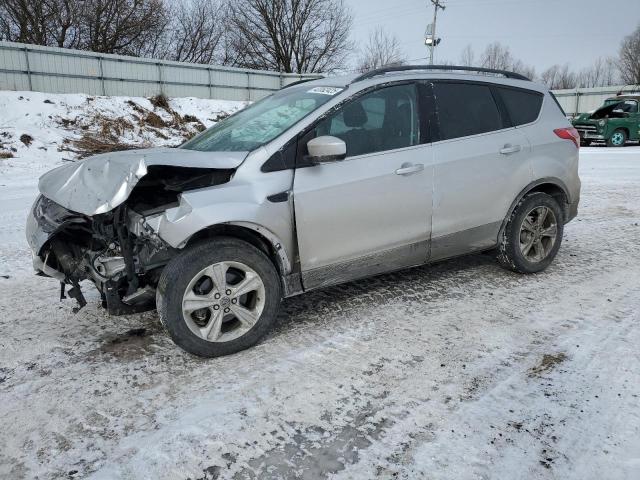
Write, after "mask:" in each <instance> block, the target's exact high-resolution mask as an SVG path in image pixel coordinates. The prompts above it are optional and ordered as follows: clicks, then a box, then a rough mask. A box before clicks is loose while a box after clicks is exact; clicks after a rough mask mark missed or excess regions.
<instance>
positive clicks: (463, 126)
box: [434, 82, 503, 140]
mask: <svg viewBox="0 0 640 480" xmlns="http://www.w3.org/2000/svg"><path fill="white" fill-rule="evenodd" d="M434 94H435V98H436V108H437V111H438V125H439V127H440V138H441V139H442V140H448V139H451V138H459V137H467V136H469V135H476V134H478V133H486V132H492V131H495V130H500V129H502V128H503V124H502V117H501V116H500V112H499V110H498V106H497V105H496V102H495V100H494V98H493V95H492V93H491V88H490V87H489V86H488V85H481V84H473V83H453V82H452V83H446V82H437V83H435V84H434Z"/></svg>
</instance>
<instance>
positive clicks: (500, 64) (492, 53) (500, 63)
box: [480, 42, 513, 70]
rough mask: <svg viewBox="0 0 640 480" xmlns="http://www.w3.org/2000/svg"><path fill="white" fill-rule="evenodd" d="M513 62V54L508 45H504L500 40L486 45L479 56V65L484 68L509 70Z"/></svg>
mask: <svg viewBox="0 0 640 480" xmlns="http://www.w3.org/2000/svg"><path fill="white" fill-rule="evenodd" d="M512 64H513V56H512V55H511V50H509V47H505V46H504V45H502V44H501V43H500V42H494V43H491V44H489V45H487V48H485V50H484V52H483V53H482V55H481V56H480V65H481V66H482V67H484V68H494V69H496V70H509V68H511V65H512Z"/></svg>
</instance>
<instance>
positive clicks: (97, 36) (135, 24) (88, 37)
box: [81, 0, 169, 56]
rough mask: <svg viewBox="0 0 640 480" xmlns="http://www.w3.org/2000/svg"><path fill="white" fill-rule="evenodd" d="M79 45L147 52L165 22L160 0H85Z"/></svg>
mask: <svg viewBox="0 0 640 480" xmlns="http://www.w3.org/2000/svg"><path fill="white" fill-rule="evenodd" d="M85 3H86V7H85V9H84V13H83V16H82V21H81V23H82V26H83V29H82V30H83V39H82V44H81V46H82V48H84V49H86V50H91V51H92V52H101V53H120V54H123V55H136V56H142V55H147V54H148V51H149V50H153V49H154V43H155V42H156V40H157V39H158V38H159V37H161V36H162V34H163V32H164V29H165V28H166V26H167V21H168V18H169V17H168V12H167V8H166V6H165V4H164V2H163V0H85Z"/></svg>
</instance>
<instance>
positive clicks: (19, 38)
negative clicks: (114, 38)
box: [0, 0, 82, 48]
mask: <svg viewBox="0 0 640 480" xmlns="http://www.w3.org/2000/svg"><path fill="white" fill-rule="evenodd" d="M81 9H82V3H81V2H79V1H78V0H2V1H1V2H0V39H4V40H10V41H14V42H22V43H31V44H35V45H49V46H57V47H68V48H75V47H77V46H78V45H79V41H80V28H79V17H80V12H81Z"/></svg>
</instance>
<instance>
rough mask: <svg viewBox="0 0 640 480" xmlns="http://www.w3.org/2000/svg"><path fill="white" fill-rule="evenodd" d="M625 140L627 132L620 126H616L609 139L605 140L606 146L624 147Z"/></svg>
mask: <svg viewBox="0 0 640 480" xmlns="http://www.w3.org/2000/svg"><path fill="white" fill-rule="evenodd" d="M626 142H627V132H626V131H624V130H623V129H622V128H618V129H617V130H615V131H614V132H613V134H612V135H611V137H609V140H607V147H624V144H625V143H626Z"/></svg>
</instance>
